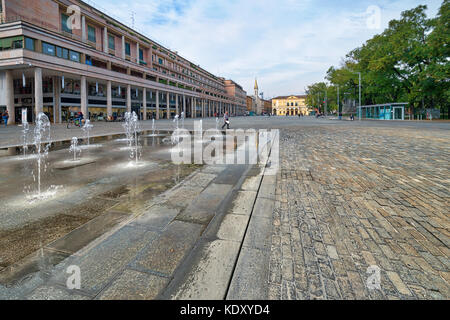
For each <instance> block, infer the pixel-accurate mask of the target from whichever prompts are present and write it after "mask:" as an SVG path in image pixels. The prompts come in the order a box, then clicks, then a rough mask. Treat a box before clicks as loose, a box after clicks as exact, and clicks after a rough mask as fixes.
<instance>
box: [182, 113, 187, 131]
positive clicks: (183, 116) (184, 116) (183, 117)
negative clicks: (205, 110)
mask: <svg viewBox="0 0 450 320" xmlns="http://www.w3.org/2000/svg"><path fill="white" fill-rule="evenodd" d="M185 118H186V115H185V114H184V111H183V112H181V125H182V127H183V129H184V119H185Z"/></svg>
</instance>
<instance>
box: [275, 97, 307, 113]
mask: <svg viewBox="0 0 450 320" xmlns="http://www.w3.org/2000/svg"><path fill="white" fill-rule="evenodd" d="M306 97H307V96H306V95H292V96H280V97H276V98H273V99H272V113H273V114H275V115H277V116H298V115H300V114H302V115H305V116H307V115H309V113H310V111H309V109H308V107H307V105H306Z"/></svg>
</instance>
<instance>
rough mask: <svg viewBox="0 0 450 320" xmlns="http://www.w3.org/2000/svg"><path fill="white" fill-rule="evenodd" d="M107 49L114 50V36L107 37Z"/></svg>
mask: <svg viewBox="0 0 450 320" xmlns="http://www.w3.org/2000/svg"><path fill="white" fill-rule="evenodd" d="M108 47H109V48H110V49H111V50H116V39H115V37H114V36H108Z"/></svg>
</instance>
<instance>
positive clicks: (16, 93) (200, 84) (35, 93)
mask: <svg viewBox="0 0 450 320" xmlns="http://www.w3.org/2000/svg"><path fill="white" fill-rule="evenodd" d="M0 3H1V4H2V5H1V6H0V111H2V109H7V110H8V112H9V114H10V118H9V123H11V124H13V123H16V122H20V121H21V118H22V110H26V111H27V117H28V121H29V122H32V121H34V118H35V115H36V114H37V113H39V112H45V113H46V114H47V115H48V116H49V118H50V119H51V121H52V122H55V123H59V122H62V121H65V120H68V118H69V117H70V116H71V115H73V114H74V113H75V112H79V111H81V112H83V114H84V115H85V116H90V117H91V119H93V120H96V119H100V120H101V119H105V118H107V117H114V116H116V115H120V114H123V113H124V112H126V111H135V112H136V113H137V114H138V115H139V117H140V118H141V119H150V118H155V119H161V118H171V117H173V116H174V115H175V114H181V112H184V114H185V115H186V116H187V117H192V118H196V117H208V116H212V115H213V114H214V113H217V114H220V115H222V114H224V113H225V112H226V111H228V112H229V113H230V114H231V115H242V114H244V112H245V110H246V101H245V96H246V94H245V91H243V90H242V87H240V86H239V85H238V84H236V83H235V82H233V81H231V80H225V79H223V78H220V77H218V76H215V75H213V74H211V73H209V72H208V71H206V70H204V69H203V68H201V67H199V66H198V65H196V64H194V63H192V62H191V61H188V60H187V59H185V58H183V57H182V56H181V55H179V54H178V53H177V52H173V51H171V50H169V49H167V48H165V47H163V46H161V45H160V44H158V43H156V42H155V41H153V40H151V39H149V38H147V37H146V36H144V35H142V34H140V33H138V32H136V31H134V30H132V29H130V28H129V27H127V26H125V25H124V24H122V23H120V22H118V21H116V20H114V19H113V18H110V17H109V16H107V15H106V14H104V13H102V12H100V11H99V10H97V9H95V8H94V7H92V6H89V5H88V4H86V3H84V2H83V1H79V0H33V1H25V0H7V1H5V0H0Z"/></svg>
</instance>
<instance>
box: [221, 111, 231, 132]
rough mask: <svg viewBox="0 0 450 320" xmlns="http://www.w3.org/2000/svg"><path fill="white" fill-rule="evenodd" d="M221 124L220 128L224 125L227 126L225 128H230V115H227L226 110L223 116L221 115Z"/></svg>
mask: <svg viewBox="0 0 450 320" xmlns="http://www.w3.org/2000/svg"><path fill="white" fill-rule="evenodd" d="M223 121H224V123H223V126H222V129H223V128H225V126H227V129H230V117H229V116H228V111H227V112H225V114H224V116H223Z"/></svg>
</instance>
